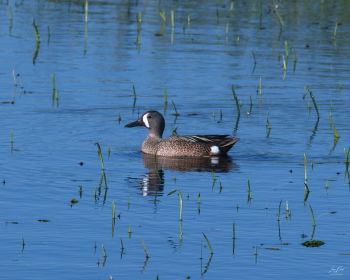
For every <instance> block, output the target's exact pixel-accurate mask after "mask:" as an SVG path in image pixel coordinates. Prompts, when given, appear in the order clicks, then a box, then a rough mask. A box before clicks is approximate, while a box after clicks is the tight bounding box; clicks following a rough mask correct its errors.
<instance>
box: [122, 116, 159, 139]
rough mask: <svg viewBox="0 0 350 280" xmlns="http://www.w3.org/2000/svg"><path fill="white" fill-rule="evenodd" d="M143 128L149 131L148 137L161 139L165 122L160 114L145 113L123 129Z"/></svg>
mask: <svg viewBox="0 0 350 280" xmlns="http://www.w3.org/2000/svg"><path fill="white" fill-rule="evenodd" d="M135 126H145V127H147V128H148V129H149V136H153V137H162V135H163V131H164V128H165V121H164V118H163V116H162V114H161V113H159V112H157V111H147V112H145V113H143V114H142V116H141V117H140V118H139V119H138V120H137V121H134V122H131V123H128V124H127V125H125V127H135Z"/></svg>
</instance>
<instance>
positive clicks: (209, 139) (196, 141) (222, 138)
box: [125, 111, 239, 157]
mask: <svg viewBox="0 0 350 280" xmlns="http://www.w3.org/2000/svg"><path fill="white" fill-rule="evenodd" d="M134 126H145V127H147V128H148V130H149V134H148V137H147V138H146V140H145V141H144V142H143V144H142V152H144V153H146V154H152V155H158V156H168V157H174V156H178V157H184V156H190V157H191V156H192V157H203V156H220V155H225V154H226V153H227V152H228V150H230V149H231V148H232V146H233V145H234V144H235V143H236V142H237V141H238V140H239V138H229V137H227V136H228V135H182V136H180V135H172V136H170V137H168V138H162V135H163V131H164V128H165V121H164V118H163V116H162V114H161V113H159V112H157V111H147V112H145V113H143V114H142V116H141V117H140V118H139V119H138V120H137V121H135V122H132V123H129V124H127V125H125V127H134Z"/></svg>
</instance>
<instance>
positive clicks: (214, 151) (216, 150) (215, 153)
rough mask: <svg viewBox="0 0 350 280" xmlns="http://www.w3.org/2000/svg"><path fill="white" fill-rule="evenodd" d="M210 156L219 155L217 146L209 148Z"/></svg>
mask: <svg viewBox="0 0 350 280" xmlns="http://www.w3.org/2000/svg"><path fill="white" fill-rule="evenodd" d="M210 154H212V155H218V154H220V149H219V147H218V146H211V147H210Z"/></svg>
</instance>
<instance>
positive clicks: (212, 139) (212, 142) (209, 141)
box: [168, 134, 239, 153]
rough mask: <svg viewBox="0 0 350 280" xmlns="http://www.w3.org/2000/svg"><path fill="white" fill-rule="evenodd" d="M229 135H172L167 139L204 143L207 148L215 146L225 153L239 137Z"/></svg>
mask: <svg viewBox="0 0 350 280" xmlns="http://www.w3.org/2000/svg"><path fill="white" fill-rule="evenodd" d="M228 136H229V135H215V134H210V135H173V136H170V137H169V138H168V139H171V140H172V141H174V142H188V143H197V144H201V145H205V146H207V147H209V148H211V147H212V146H217V147H218V148H219V149H220V151H221V152H222V153H227V152H228V151H229V150H230V149H231V148H232V146H233V145H234V144H235V143H236V142H237V141H239V138H231V137H228Z"/></svg>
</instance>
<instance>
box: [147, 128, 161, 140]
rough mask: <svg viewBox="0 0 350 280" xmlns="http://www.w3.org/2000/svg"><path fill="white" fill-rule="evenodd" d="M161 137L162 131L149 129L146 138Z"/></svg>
mask: <svg viewBox="0 0 350 280" xmlns="http://www.w3.org/2000/svg"><path fill="white" fill-rule="evenodd" d="M162 135H163V130H161V131H160V130H159V129H151V128H150V129H149V132H148V137H154V138H162Z"/></svg>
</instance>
